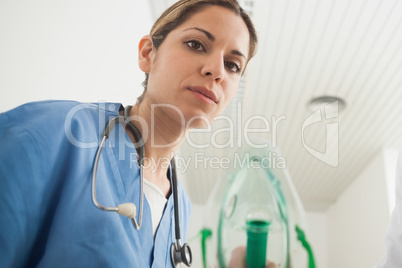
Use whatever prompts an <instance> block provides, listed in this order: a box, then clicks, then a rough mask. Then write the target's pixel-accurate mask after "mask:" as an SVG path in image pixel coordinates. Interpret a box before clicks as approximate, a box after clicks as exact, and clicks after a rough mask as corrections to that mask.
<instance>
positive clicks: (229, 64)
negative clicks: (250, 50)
mask: <svg viewBox="0 0 402 268" xmlns="http://www.w3.org/2000/svg"><path fill="white" fill-rule="evenodd" d="M225 67H226V68H228V69H229V70H230V71H231V72H233V73H239V72H240V66H239V65H238V64H236V63H234V62H231V61H225Z"/></svg>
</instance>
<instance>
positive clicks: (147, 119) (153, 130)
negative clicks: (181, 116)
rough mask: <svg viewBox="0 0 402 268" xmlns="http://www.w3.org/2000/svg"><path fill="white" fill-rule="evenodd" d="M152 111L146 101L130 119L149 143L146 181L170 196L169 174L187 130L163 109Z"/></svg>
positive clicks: (146, 146) (140, 104)
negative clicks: (171, 163) (171, 162)
mask: <svg viewBox="0 0 402 268" xmlns="http://www.w3.org/2000/svg"><path fill="white" fill-rule="evenodd" d="M152 108H153V107H152V106H151V105H150V104H148V103H146V102H145V101H144V100H143V102H141V103H137V104H136V105H135V106H133V107H132V108H131V110H130V113H129V115H130V120H131V122H132V123H133V124H134V125H135V127H136V128H137V129H138V130H139V131H140V133H141V134H142V137H143V139H144V142H145V145H144V150H145V163H144V177H145V178H146V179H147V180H149V181H151V182H152V183H154V184H155V185H157V186H158V187H159V188H160V189H161V190H162V191H163V192H164V193H165V195H166V196H167V195H168V194H169V192H170V181H169V180H168V179H167V171H168V168H169V164H170V161H171V159H172V157H173V156H174V153H175V152H176V150H177V149H178V147H179V146H180V144H181V142H182V140H183V138H184V135H185V133H186V129H185V128H184V127H182V124H181V122H180V120H176V118H171V117H169V116H168V115H167V114H166V113H164V112H163V109H152ZM126 131H127V130H126ZM127 133H128V135H129V137H130V139H131V140H132V142H135V139H134V136H133V135H132V133H131V132H130V131H127Z"/></svg>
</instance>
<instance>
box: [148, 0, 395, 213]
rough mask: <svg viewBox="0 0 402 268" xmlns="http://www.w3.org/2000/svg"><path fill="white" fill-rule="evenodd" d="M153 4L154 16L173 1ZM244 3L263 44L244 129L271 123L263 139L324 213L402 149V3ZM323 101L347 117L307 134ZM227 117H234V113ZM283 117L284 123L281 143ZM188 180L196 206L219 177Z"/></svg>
mask: <svg viewBox="0 0 402 268" xmlns="http://www.w3.org/2000/svg"><path fill="white" fill-rule="evenodd" d="M150 2H151V6H152V7H153V10H154V16H156V15H157V14H160V12H161V10H163V9H164V8H165V7H166V6H167V5H168V4H170V3H172V2H174V1H162V0H153V1H150ZM240 2H241V3H242V4H243V5H244V6H245V9H246V10H249V11H250V13H251V14H252V17H253V20H254V22H255V24H256V27H257V29H258V32H259V38H260V43H259V51H258V54H257V55H256V57H255V58H254V59H253V60H252V62H251V63H250V65H249V67H248V71H247V73H246V75H245V78H244V81H243V82H244V83H243V85H242V86H241V88H240V92H239V96H238V99H243V103H242V106H241V111H242V118H243V124H244V121H246V120H247V119H248V118H251V117H252V116H255V115H261V116H263V117H264V118H266V119H267V120H268V122H270V124H271V132H270V133H267V132H266V133H262V134H260V137H262V138H264V139H266V140H269V141H271V142H276V143H277V145H278V147H279V149H280V151H281V152H282V156H283V157H284V159H285V160H286V165H287V168H288V170H289V172H290V175H291V177H292V179H293V182H294V184H295V187H296V189H297V190H298V193H299V195H300V198H301V200H302V202H303V204H304V206H305V207H306V208H307V209H309V210H325V209H326V208H327V207H328V206H329V205H330V204H331V203H333V202H334V201H335V200H336V198H337V196H338V195H339V194H340V193H342V191H343V190H344V189H345V188H346V187H347V186H348V185H349V184H350V183H351V182H352V180H353V179H354V178H355V177H356V176H357V175H358V174H359V172H360V171H361V170H362V169H363V168H364V167H365V165H366V164H368V162H369V161H370V160H371V159H372V158H373V157H374V155H375V154H376V153H378V152H379V151H380V150H381V149H382V148H389V147H393V148H397V147H400V146H402V105H401V103H402V69H401V63H402V51H401V45H402V27H401V23H402V1H401V0H366V1H365V0H297V1H292V0H287V1H286V0H285V1H284V0H270V1H266V0H254V1H250V0H248V1H246V0H244V1H240ZM322 95H332V96H338V97H340V98H343V99H344V100H345V101H346V109H345V110H344V111H343V112H342V113H340V114H339V115H336V114H335V115H333V117H332V118H329V114H328V113H327V114H325V113H324V110H321V115H322V120H320V122H316V123H314V124H310V125H308V122H309V121H308V118H309V116H310V115H312V114H313V113H314V111H313V110H310V109H309V108H308V106H307V103H308V102H309V100H310V99H311V98H313V97H317V96H322ZM228 110H229V112H228V113H229V114H232V115H235V114H236V105H232V107H229V109H228ZM237 110H239V108H237ZM318 113H320V112H318ZM325 115H326V116H327V117H325ZM275 118H276V119H277V120H278V118H279V119H280V118H282V119H283V118H286V119H283V120H280V121H279V123H277V129H276V131H275V134H276V137H275V136H274V135H273V133H274V131H273V129H272V125H273V123H274V121H275ZM310 119H311V118H310ZM312 119H314V118H312ZM261 122H262V121H261V120H260V123H261ZM303 124H305V128H304V131H303ZM306 124H307V125H306ZM262 126H263V125H261V124H258V122H257V121H255V126H254V127H262ZM327 128H328V129H327ZM327 130H328V139H327V138H326V137H327ZM302 134H304V136H302ZM303 142H304V143H303ZM326 145H327V146H326ZM307 148H311V149H310V150H316V151H320V152H321V153H322V154H323V155H321V156H317V155H316V156H313V154H314V153H313V154H312V153H311V152H309V151H308V150H309V149H307ZM183 151H184V154H187V155H189V154H194V152H195V151H197V150H195V149H191V148H189V146H187V147H186V148H185V149H184V150H183ZM204 152H205V153H206V154H210V155H226V154H227V152H226V151H225V149H216V148H215V149H214V148H209V149H208V150H204ZM325 154H326V155H327V156H329V158H328V159H325V156H324V155H325ZM320 159H321V160H320ZM322 160H324V161H322ZM331 161H332V162H331ZM325 162H327V163H325ZM328 163H329V164H328ZM186 178H187V180H188V183H190V184H192V185H194V187H191V188H189V189H188V191H189V195H190V196H191V199H192V200H193V202H199V203H203V202H206V200H207V198H208V195H209V192H210V191H211V189H212V188H213V185H214V184H215V183H216V180H217V178H219V173H217V172H214V171H210V170H206V169H203V168H199V169H193V170H192V171H188V172H187V176H186Z"/></svg>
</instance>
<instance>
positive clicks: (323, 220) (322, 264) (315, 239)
mask: <svg viewBox="0 0 402 268" xmlns="http://www.w3.org/2000/svg"><path fill="white" fill-rule="evenodd" d="M306 221H307V228H308V229H307V231H308V232H307V233H306V237H307V241H309V243H310V246H311V247H312V249H313V253H314V260H315V264H316V267H317V268H328V267H329V266H328V263H329V262H328V250H327V248H328V246H327V245H328V226H327V214H326V213H325V212H313V211H307V212H306Z"/></svg>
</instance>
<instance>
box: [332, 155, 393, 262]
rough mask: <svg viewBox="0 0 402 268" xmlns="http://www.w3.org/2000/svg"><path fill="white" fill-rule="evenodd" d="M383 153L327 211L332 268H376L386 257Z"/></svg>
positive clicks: (387, 213)
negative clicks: (384, 243) (384, 256)
mask: <svg viewBox="0 0 402 268" xmlns="http://www.w3.org/2000/svg"><path fill="white" fill-rule="evenodd" d="M383 159H384V155H383V152H381V153H379V154H378V155H377V157H375V158H374V159H373V160H372V161H371V163H370V164H369V165H368V166H367V167H366V168H365V169H364V170H363V171H362V172H361V173H360V175H359V176H358V177H357V178H356V179H355V181H354V182H353V183H352V184H351V185H350V186H349V187H348V188H347V189H346V190H345V191H344V193H342V195H341V196H340V197H339V198H338V200H337V201H336V203H335V204H334V205H332V206H331V207H330V208H329V209H328V210H327V230H328V248H327V250H328V256H329V258H328V262H329V266H328V267H329V268H337V267H346V268H348V267H350V268H352V267H353V268H360V267H361V268H363V267H372V266H373V265H375V264H376V263H377V262H378V261H379V260H380V259H381V257H382V256H383V255H384V246H383V238H384V234H385V230H386V228H387V226H388V223H389V206H388V194H387V182H386V175H385V174H386V173H385V166H384V161H383Z"/></svg>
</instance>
